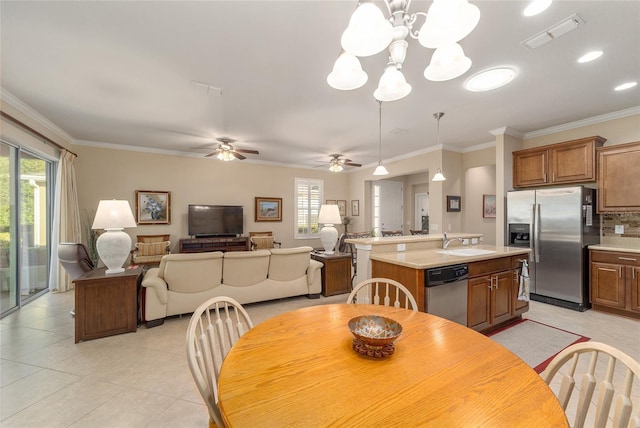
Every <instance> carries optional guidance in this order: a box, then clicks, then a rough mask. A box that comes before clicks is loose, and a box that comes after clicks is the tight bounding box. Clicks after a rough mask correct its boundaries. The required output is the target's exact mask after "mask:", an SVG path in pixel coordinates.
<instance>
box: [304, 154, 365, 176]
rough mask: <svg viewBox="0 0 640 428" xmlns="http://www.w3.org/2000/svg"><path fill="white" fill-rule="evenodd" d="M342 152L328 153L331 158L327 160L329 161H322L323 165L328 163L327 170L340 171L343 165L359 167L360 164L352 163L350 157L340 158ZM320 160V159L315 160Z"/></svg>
mask: <svg viewBox="0 0 640 428" xmlns="http://www.w3.org/2000/svg"><path fill="white" fill-rule="evenodd" d="M342 156H343V155H342V154H339V153H332V154H330V155H329V157H330V158H331V160H329V162H328V163H327V162H323V165H329V171H331V172H340V171H342V170H343V169H344V168H343V167H344V166H355V167H361V166H362V165H361V164H359V163H354V162H352V161H351V159H343V158H342ZM317 162H320V161H317ZM319 166H321V165H318V166H317V167H314V168H318V167H319Z"/></svg>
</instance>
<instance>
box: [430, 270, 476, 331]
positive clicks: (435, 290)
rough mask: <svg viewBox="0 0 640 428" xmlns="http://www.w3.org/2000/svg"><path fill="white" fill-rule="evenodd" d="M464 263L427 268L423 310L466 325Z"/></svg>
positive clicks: (465, 273) (465, 277)
mask: <svg viewBox="0 0 640 428" xmlns="http://www.w3.org/2000/svg"><path fill="white" fill-rule="evenodd" d="M468 278H469V268H468V267H467V265H466V264H459V265H453V266H445V267H441V268H436V269H427V271H426V272H425V276H424V282H425V293H424V294H425V297H426V299H425V308H424V310H425V312H427V313H430V314H433V315H437V316H439V317H442V318H446V319H448V320H451V321H455V322H457V323H458V324H462V325H464V326H465V327H466V325H467V279H468Z"/></svg>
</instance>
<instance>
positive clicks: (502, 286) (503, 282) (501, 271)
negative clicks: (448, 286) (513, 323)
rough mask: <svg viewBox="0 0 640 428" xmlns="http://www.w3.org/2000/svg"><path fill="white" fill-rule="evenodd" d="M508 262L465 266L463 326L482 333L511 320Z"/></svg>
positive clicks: (510, 264)
mask: <svg viewBox="0 0 640 428" xmlns="http://www.w3.org/2000/svg"><path fill="white" fill-rule="evenodd" d="M511 259H512V257H502V258H499V259H492V260H486V261H482V262H473V263H469V265H468V266H469V285H468V295H467V327H469V328H472V329H474V330H477V331H486V330H489V329H492V328H493V327H495V326H497V325H499V324H502V323H505V322H506V321H509V320H510V319H511V318H513V310H512V308H513V300H512V298H513V275H514V274H513V269H512V260H511Z"/></svg>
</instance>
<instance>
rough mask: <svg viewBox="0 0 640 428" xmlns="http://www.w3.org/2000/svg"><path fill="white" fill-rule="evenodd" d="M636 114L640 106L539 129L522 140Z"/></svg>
mask: <svg viewBox="0 0 640 428" xmlns="http://www.w3.org/2000/svg"><path fill="white" fill-rule="evenodd" d="M636 114H640V106H636V107H631V108H628V109H625V110H619V111H615V112H613V113H606V114H601V115H600V116H594V117H590V118H588V119H582V120H577V121H575V122H569V123H565V124H564V125H558V126H552V127H550V128H545V129H540V130H538V131H531V132H527V133H526V134H524V138H525V139H529V138H534V137H541V136H543V135H549V134H556V133H558V132H563V131H570V130H572V129H576V128H582V127H584V126H589V125H596V124H598V123H602V122H608V121H610V120H615V119H622V118H625V117H629V116H633V115H636Z"/></svg>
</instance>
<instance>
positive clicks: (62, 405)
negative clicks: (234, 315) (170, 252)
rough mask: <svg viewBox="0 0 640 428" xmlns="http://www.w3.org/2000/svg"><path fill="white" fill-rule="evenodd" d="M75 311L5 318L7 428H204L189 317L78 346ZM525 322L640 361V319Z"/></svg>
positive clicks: (58, 303)
mask: <svg viewBox="0 0 640 428" xmlns="http://www.w3.org/2000/svg"><path fill="white" fill-rule="evenodd" d="M345 298H346V297H345V296H334V297H332V298H328V299H325V298H321V299H319V300H308V299H306V298H304V297H302V298H295V299H287V300H285V301H283V302H282V303H278V304H277V305H261V304H257V305H249V306H248V310H249V312H250V315H251V317H252V319H253V321H254V323H255V324H257V323H259V322H261V321H263V320H264V319H266V318H268V317H269V316H272V315H273V314H274V313H277V312H280V311H281V309H282V308H286V309H285V310H289V309H295V308H296V307H302V306H305V305H309V304H321V303H335V302H340V303H341V302H343V301H344V300H345ZM73 306H74V304H73V293H63V294H51V293H50V294H47V295H46V296H44V297H42V298H40V299H38V300H37V301H35V302H33V303H31V304H29V305H27V306H26V307H24V308H22V309H21V310H20V311H19V312H17V313H14V314H12V315H10V316H8V317H6V318H4V319H2V320H1V321H0V336H1V337H0V338H1V342H0V343H1V348H0V357H1V360H0V362H1V365H0V370H1V387H2V389H1V395H0V401H1V403H0V425H1V426H2V427H35V426H37V427H203V426H206V424H207V420H208V415H207V411H206V408H205V407H204V405H203V404H202V401H201V398H200V396H199V394H198V392H197V390H196V389H195V386H194V384H193V381H192V379H191V375H190V374H189V369H188V367H187V362H186V358H185V330H186V326H187V324H188V321H189V317H188V316H185V317H182V318H173V319H170V320H167V321H166V322H165V324H164V325H162V326H160V327H157V328H153V329H146V328H145V327H141V328H140V329H138V331H137V332H136V333H131V334H123V335H118V336H112V337H107V338H103V339H97V340H92V341H88V342H83V343H80V344H74V338H73V335H74V320H73V318H71V317H70V316H69V310H70V309H71V308H72V307H73ZM274 306H278V308H274ZM526 317H528V318H531V319H534V320H536V321H540V322H543V323H546V324H549V325H553V326H555V327H558V328H562V329H566V330H569V331H572V332H575V333H578V334H581V335H585V336H588V337H591V338H592V339H593V340H597V341H601V342H605V343H609V344H611V345H613V346H615V347H617V348H619V349H621V350H622V351H624V352H626V353H627V354H629V355H631V356H632V357H634V358H635V359H637V360H640V321H634V320H630V319H626V318H622V317H617V316H612V315H607V314H603V313H599V312H595V311H587V312H584V313H579V312H574V311H571V310H568V309H562V308H557V307H555V306H550V305H546V304H543V303H537V302H531V310H530V311H529V312H528V313H527V314H526ZM525 399H526V398H525Z"/></svg>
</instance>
